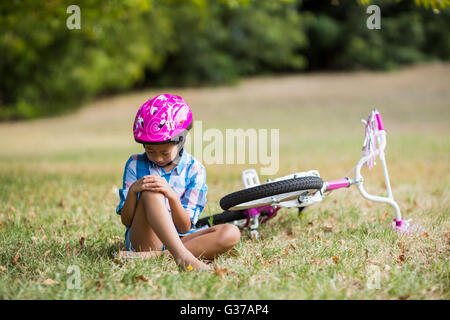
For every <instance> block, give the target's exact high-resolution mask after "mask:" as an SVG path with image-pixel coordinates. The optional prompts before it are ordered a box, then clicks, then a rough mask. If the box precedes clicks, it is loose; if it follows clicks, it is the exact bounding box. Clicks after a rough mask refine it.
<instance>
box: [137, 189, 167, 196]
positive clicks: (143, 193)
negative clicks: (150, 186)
mask: <svg viewBox="0 0 450 320" xmlns="http://www.w3.org/2000/svg"><path fill="white" fill-rule="evenodd" d="M141 196H142V198H148V197H164V196H163V194H162V193H160V192H155V191H150V190H144V191H142V192H141Z"/></svg>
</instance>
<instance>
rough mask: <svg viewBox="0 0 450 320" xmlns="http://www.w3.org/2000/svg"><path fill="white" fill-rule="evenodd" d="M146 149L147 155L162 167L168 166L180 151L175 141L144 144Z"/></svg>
mask: <svg viewBox="0 0 450 320" xmlns="http://www.w3.org/2000/svg"><path fill="white" fill-rule="evenodd" d="M144 149H145V153H146V154H147V157H148V158H149V159H150V160H151V161H153V162H155V163H156V164H157V165H158V166H160V167H164V166H166V165H167V164H168V163H169V162H170V161H172V159H175V157H176V155H177V152H178V148H177V145H176V144H174V143H168V144H154V145H149V144H144Z"/></svg>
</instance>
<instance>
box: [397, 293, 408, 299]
mask: <svg viewBox="0 0 450 320" xmlns="http://www.w3.org/2000/svg"><path fill="white" fill-rule="evenodd" d="M409 297H411V295H410V294H407V295H405V296H401V297H398V299H399V300H407V299H408V298H409Z"/></svg>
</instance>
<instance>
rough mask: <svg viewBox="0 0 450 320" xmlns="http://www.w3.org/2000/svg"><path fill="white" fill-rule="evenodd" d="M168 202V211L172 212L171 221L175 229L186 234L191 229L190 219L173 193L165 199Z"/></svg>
mask: <svg viewBox="0 0 450 320" xmlns="http://www.w3.org/2000/svg"><path fill="white" fill-rule="evenodd" d="M167 200H169V205H170V210H171V211H172V220H173V223H174V224H175V227H176V228H177V230H178V231H179V232H180V233H186V232H188V231H189V230H190V229H191V219H190V218H189V215H188V214H187V212H186V211H185V210H184V208H183V206H182V205H181V202H180V199H179V198H178V195H177V194H176V193H175V192H173V194H172V195H170V196H169V197H167Z"/></svg>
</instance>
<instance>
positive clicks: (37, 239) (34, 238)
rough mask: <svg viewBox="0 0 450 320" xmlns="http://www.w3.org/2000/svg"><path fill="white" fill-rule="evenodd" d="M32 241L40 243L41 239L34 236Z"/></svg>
mask: <svg viewBox="0 0 450 320" xmlns="http://www.w3.org/2000/svg"><path fill="white" fill-rule="evenodd" d="M31 240H33V241H34V242H38V241H39V238H38V237H35V236H32V237H31Z"/></svg>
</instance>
